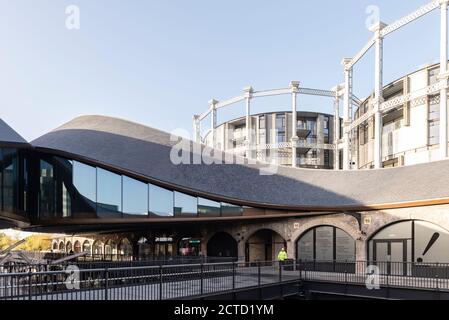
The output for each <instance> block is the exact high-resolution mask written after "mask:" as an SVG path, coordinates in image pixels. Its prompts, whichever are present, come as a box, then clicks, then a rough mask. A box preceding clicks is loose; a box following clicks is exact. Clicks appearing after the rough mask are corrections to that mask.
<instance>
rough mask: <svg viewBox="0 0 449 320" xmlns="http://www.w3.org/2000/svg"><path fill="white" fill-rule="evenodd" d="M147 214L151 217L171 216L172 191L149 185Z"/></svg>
mask: <svg viewBox="0 0 449 320" xmlns="http://www.w3.org/2000/svg"><path fill="white" fill-rule="evenodd" d="M148 193H149V195H148V198H149V213H150V215H152V216H161V217H170V216H173V191H170V190H167V189H164V188H161V187H158V186H155V185H152V184H150V185H149V189H148Z"/></svg>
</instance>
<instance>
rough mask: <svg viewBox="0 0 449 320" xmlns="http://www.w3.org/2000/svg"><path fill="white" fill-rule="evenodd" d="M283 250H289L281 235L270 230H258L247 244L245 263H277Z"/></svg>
mask: <svg viewBox="0 0 449 320" xmlns="http://www.w3.org/2000/svg"><path fill="white" fill-rule="evenodd" d="M281 248H284V249H287V243H286V241H285V240H284V239H283V238H282V237H281V235H279V234H278V233H277V232H275V231H272V230H269V229H261V230H258V231H257V232H255V233H254V234H252V235H251V236H250V237H249V238H248V240H247V241H246V243H245V261H247V262H256V261H263V262H271V261H275V260H276V257H277V254H278V253H279V251H280V250H281Z"/></svg>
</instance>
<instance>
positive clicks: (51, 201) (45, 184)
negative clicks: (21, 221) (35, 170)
mask: <svg viewBox="0 0 449 320" xmlns="http://www.w3.org/2000/svg"><path fill="white" fill-rule="evenodd" d="M39 182H40V184H39V185H40V187H39V217H40V218H53V217H55V210H56V181H55V178H54V169H53V165H51V164H50V163H48V162H46V161H44V160H41V161H40V181H39Z"/></svg>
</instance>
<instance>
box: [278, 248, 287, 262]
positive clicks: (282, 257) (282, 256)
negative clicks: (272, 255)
mask: <svg viewBox="0 0 449 320" xmlns="http://www.w3.org/2000/svg"><path fill="white" fill-rule="evenodd" d="M285 260H287V251H285V248H282V249H281V251H279V254H278V261H279V262H280V263H282V262H284V261H285Z"/></svg>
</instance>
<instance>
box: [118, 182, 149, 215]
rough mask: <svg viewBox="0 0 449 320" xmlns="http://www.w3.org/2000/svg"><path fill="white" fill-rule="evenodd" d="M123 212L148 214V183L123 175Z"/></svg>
mask: <svg viewBox="0 0 449 320" xmlns="http://www.w3.org/2000/svg"><path fill="white" fill-rule="evenodd" d="M123 213H124V214H130V215H148V184H146V183H143V182H140V181H137V180H134V179H131V178H128V177H126V176H123Z"/></svg>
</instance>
